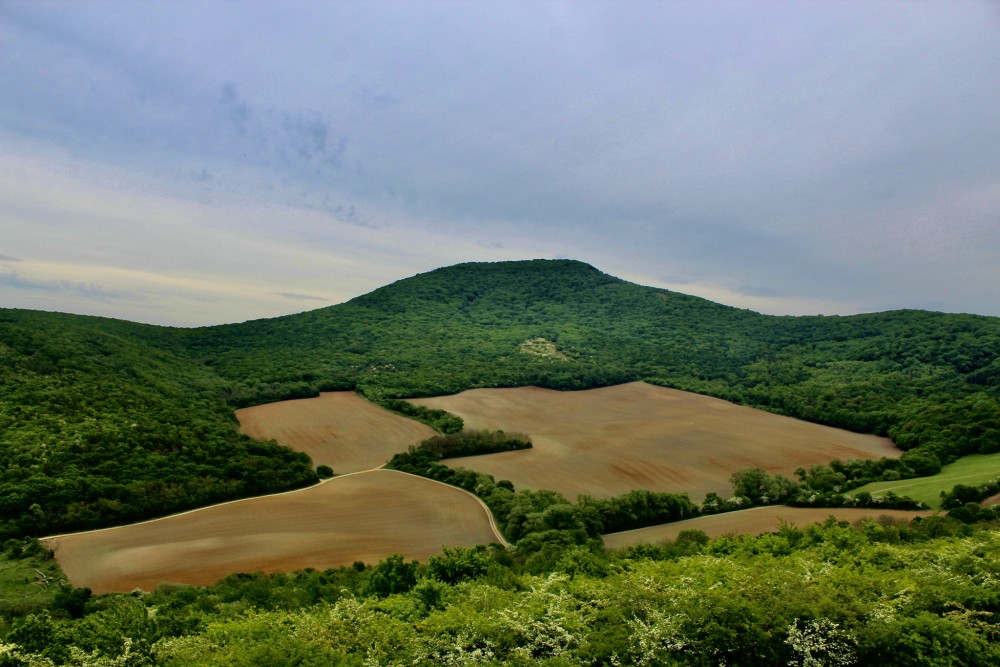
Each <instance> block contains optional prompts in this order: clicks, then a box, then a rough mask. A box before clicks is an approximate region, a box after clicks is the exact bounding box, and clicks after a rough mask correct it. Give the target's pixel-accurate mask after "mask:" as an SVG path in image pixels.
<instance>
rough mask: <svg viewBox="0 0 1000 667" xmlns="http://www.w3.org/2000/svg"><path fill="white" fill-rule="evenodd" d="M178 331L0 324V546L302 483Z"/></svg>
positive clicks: (300, 462)
mask: <svg viewBox="0 0 1000 667" xmlns="http://www.w3.org/2000/svg"><path fill="white" fill-rule="evenodd" d="M185 335H186V332H182V331H178V330H173V329H166V328H163V327H152V326H145V325H138V324H131V323H128V322H119V321H115V320H106V319H101V318H88V317H80V316H72V315H61V314H55V313H37V312H30V311H19V310H3V311H0V395H2V396H3V400H2V401H0V537H14V536H23V535H44V534H51V533H55V532H60V531H69V530H79V529H84V528H95V527H101V526H107V525H110V524H119V523H127V522H132V521H135V520H138V519H145V518H149V517H152V516H158V515H162V514H165V513H170V512H175V511H179V510H182V509H189V508H192V507H197V506H202V505H206V504H209V503H213V502H217V501H221V500H227V499H232V498H237V497H241V496H247V495H256V494H261V493H270V492H274V491H280V490H287V489H290V488H296V487H301V486H304V485H307V484H310V483H312V482H314V481H315V480H316V476H315V473H314V472H313V471H312V470H311V466H310V462H309V459H308V457H307V456H305V455H303V454H301V453H297V452H293V451H291V450H289V449H287V448H285V447H279V446H277V445H276V444H275V443H273V442H270V443H265V442H255V441H253V440H251V439H250V438H248V437H246V436H244V435H241V434H240V433H239V432H238V431H237V429H236V426H237V425H236V422H235V419H234V418H233V413H232V409H231V408H230V407H229V406H228V405H226V404H225V402H224V401H223V399H222V396H223V394H224V393H225V390H226V387H227V384H228V383H227V382H226V381H224V380H221V379H220V378H219V377H218V376H217V375H216V374H215V372H214V371H213V370H212V369H211V368H209V367H207V366H204V365H203V364H201V363H198V362H197V361H196V360H194V359H192V358H191V357H190V355H189V353H188V351H187V350H186V349H185V348H184V347H183V344H182V340H183V338H184V336H185Z"/></svg>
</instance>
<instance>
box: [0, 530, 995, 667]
mask: <svg viewBox="0 0 1000 667" xmlns="http://www.w3.org/2000/svg"><path fill="white" fill-rule="evenodd" d="M934 519H935V520H934V521H930V520H923V521H917V522H914V523H912V524H906V523H899V522H890V521H882V522H865V523H863V524H861V525H857V526H852V525H850V524H848V523H846V522H837V521H834V520H829V521H827V522H824V523H822V524H816V525H813V526H809V527H806V528H802V529H799V528H794V527H790V526H787V525H786V526H784V527H782V528H781V529H780V530H779V531H777V532H775V533H772V534H768V535H762V536H760V537H727V538H720V539H717V540H709V539H707V537H706V536H704V535H703V534H696V533H693V534H690V535H686V536H684V538H683V539H678V541H677V542H675V543H673V544H667V545H662V546H646V547H642V548H633V549H630V550H628V551H626V552H623V553H617V552H604V551H602V550H600V549H594V548H588V547H584V546H580V545H569V546H565V547H562V548H560V547H557V546H555V545H554V544H549V545H547V546H546V548H545V550H544V552H539V553H538V554H536V556H540V555H542V554H543V553H545V555H546V557H545V558H544V559H539V558H536V557H534V556H533V557H532V558H531V559H529V560H527V561H524V562H523V563H519V562H508V563H501V562H500V560H499V559H498V558H497V557H496V556H497V554H499V553H501V552H496V553H494V554H491V553H490V551H489V550H488V549H485V548H471V549H466V548H462V549H449V550H446V551H445V552H443V553H442V554H440V555H438V556H434V557H432V559H431V560H430V561H429V563H428V566H427V568H425V569H422V568H420V567H418V566H417V565H416V563H413V562H407V561H405V560H404V559H403V558H402V557H399V556H393V557H391V558H389V559H386V560H384V561H382V562H381V563H379V564H377V565H376V566H375V567H373V568H368V569H365V570H358V569H355V568H352V567H347V568H341V569H336V570H326V571H323V572H319V571H316V570H304V571H301V572H295V573H289V574H273V575H262V574H256V575H239V576H234V577H228V578H226V579H225V580H223V581H220V582H219V583H217V584H215V585H213V586H209V587H204V588H202V587H183V586H163V587H161V588H159V589H158V590H156V591H154V592H152V593H149V594H145V595H108V596H98V597H96V598H94V599H93V600H91V601H90V602H88V604H87V606H86V614H85V615H84V616H83V617H82V618H79V619H72V618H68V617H66V618H62V619H60V618H57V617H55V616H54V615H51V614H48V613H47V612H45V611H40V612H36V613H34V614H31V615H28V616H24V617H21V618H17V619H14V621H13V622H12V624H11V629H10V632H9V633H8V634H7V636H6V637H5V638H3V639H2V640H0V664H4V665H7V664H11V665H15V664H16V665H31V666H34V665H38V666H39V667H41V666H42V665H46V666H47V665H50V664H71V665H81V666H83V665H88V666H91V665H92V666H94V667H98V666H101V667H103V666H105V665H107V666H110V665H148V664H161V665H176V666H178V667H179V666H181V665H183V666H185V667H188V666H198V665H218V666H222V665H246V666H248V667H249V666H250V665H260V664H266V665H272V666H275V667H282V666H285V665H288V666H291V665H317V666H318V665H351V666H356V667H360V666H361V665H371V666H373V667H375V666H389V665H401V664H406V665H414V666H415V667H431V666H434V667H436V666H438V665H487V666H489V665H515V666H524V667H528V666H531V665H550V666H556V665H559V666H568V665H603V664H617V665H622V666H623V667H640V666H642V667H646V666H650V665H692V666H700V665H716V664H723V663H725V664H727V665H746V666H750V665H753V666H764V667H767V666H771V665H774V666H778V665H782V666H784V665H810V666H814V665H849V664H859V665H875V664H879V665H974V666H978V665H983V666H986V665H995V664H997V663H998V660H1000V642H998V641H997V640H998V639H1000V616H998V609H1000V597H998V595H997V587H996V573H997V572H1000V532H998V531H996V530H995V528H994V529H990V528H982V527H980V528H977V527H970V526H964V525H962V524H960V523H958V522H955V521H951V520H949V519H946V518H943V517H935V518H934ZM432 563H433V565H432ZM543 564H544V565H543ZM376 573H380V574H379V577H376V576H375V574H376ZM382 575H384V577H382ZM49 661H51V662H49Z"/></svg>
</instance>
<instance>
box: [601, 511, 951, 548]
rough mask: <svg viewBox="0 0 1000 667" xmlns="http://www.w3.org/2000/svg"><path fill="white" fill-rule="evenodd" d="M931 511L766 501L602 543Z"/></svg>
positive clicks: (615, 536)
mask: <svg viewBox="0 0 1000 667" xmlns="http://www.w3.org/2000/svg"><path fill="white" fill-rule="evenodd" d="M931 514H934V512H929V511H920V512H906V511H903V510H878V509H862V508H857V507H838V508H829V507H786V506H784V505H769V506H767V507H753V508H751V509H746V510H740V511H738V512H726V513H724V514H713V515H711V516H700V517H697V518H694V519H687V520H685V521H677V522H675V523H665V524H662V525H659V526H649V527H648V528H637V529H636V530H626V531H623V532H621V533H611V534H609V535H605V536H604V546H606V547H607V548H609V549H622V548H624V547H630V546H633V545H636V544H662V543H663V542H668V541H673V540H675V539H677V536H678V535H679V534H680V533H681V531H682V530H701V531H704V532H705V533H706V534H707V535H708V536H709V537H722V536H723V535H763V534H764V533H771V532H774V531H776V530H778V528H780V526H781V522H782V521H784V522H786V523H790V524H792V525H793V526H797V527H799V528H802V527H805V526H808V525H809V524H812V523H819V522H821V521H825V520H826V518H827V517H829V516H833V517H836V518H837V519H838V520H842V521H851V522H854V521H860V520H861V519H865V518H869V519H873V520H878V519H879V517H884V516H888V517H891V518H892V519H903V520H906V521H909V520H910V519H914V518H916V517H918V516H930V515H931Z"/></svg>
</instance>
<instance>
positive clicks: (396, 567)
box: [368, 554, 417, 597]
mask: <svg viewBox="0 0 1000 667" xmlns="http://www.w3.org/2000/svg"><path fill="white" fill-rule="evenodd" d="M416 585H417V563H416V561H410V562H409V563H407V562H406V561H404V560H403V557H402V556H400V555H399V554H393V555H392V556H389V557H388V558H386V559H385V560H383V561H380V562H379V563H378V564H377V565H376V566H375V567H374V568H373V569H372V573H371V580H370V581H369V584H368V590H369V592H371V593H373V594H375V595H378V596H379V597H385V596H387V595H393V594H395V593H406V592H407V591H409V590H410V589H412V588H413V587H414V586H416Z"/></svg>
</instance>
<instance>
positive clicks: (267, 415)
mask: <svg viewBox="0 0 1000 667" xmlns="http://www.w3.org/2000/svg"><path fill="white" fill-rule="evenodd" d="M236 418H237V419H239V422H240V428H241V430H242V431H243V432H244V433H246V434H247V435H249V436H251V437H254V438H257V439H259V440H271V439H274V440H277V441H278V444H281V445H285V446H286V447H291V448H292V449H296V450H299V451H302V452H305V453H306V454H308V455H309V456H310V457H311V458H312V460H313V465H322V464H325V465H328V466H330V467H331V468H333V470H334V472H336V473H337V474H343V473H349V472H358V471H361V470H369V469H371V468H377V467H378V466H380V465H382V464H384V463H385V462H386V461H388V460H389V459H390V458H392V455H393V454H397V453H399V452H405V451H406V448H407V447H409V446H410V445H413V444H416V443H418V442H420V441H421V440H425V439H427V438H430V437H431V436H433V435H435V431H434V429H432V428H430V427H429V426H426V425H424V424H421V423H420V422H418V421H415V420H413V419H407V418H406V417H401V416H399V415H396V414H393V413H391V412H389V411H388V410H383V409H382V408H380V407H378V406H376V405H373V404H372V403H369V402H368V401H366V400H365V399H363V398H362V397H360V396H358V395H357V394H355V393H354V392H349V391H339V392H330V393H323V394H320V395H319V396H318V397H317V398H303V399H298V400H294V401H280V402H278V403H268V404H266V405H258V406H255V407H252V408H243V409H242V410H237V411H236Z"/></svg>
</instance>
